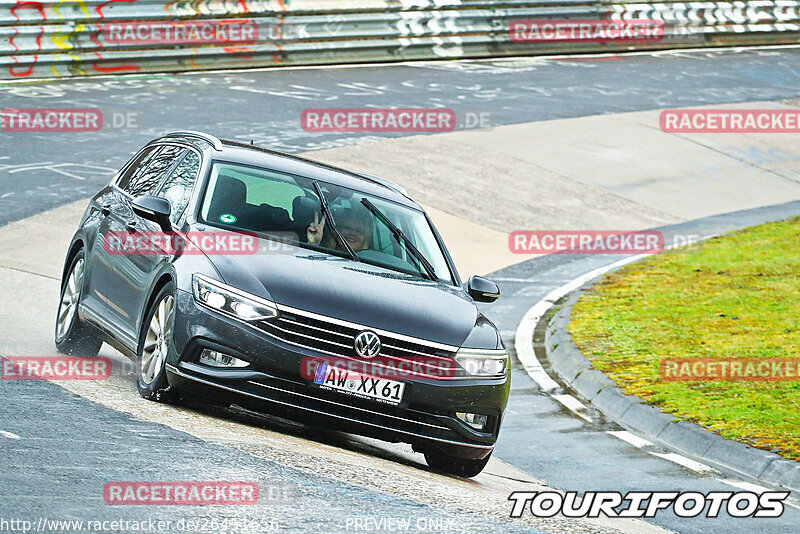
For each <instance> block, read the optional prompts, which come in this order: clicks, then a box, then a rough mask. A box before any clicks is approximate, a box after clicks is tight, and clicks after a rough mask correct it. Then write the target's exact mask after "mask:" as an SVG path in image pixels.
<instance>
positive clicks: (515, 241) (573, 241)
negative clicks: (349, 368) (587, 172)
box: [508, 230, 703, 254]
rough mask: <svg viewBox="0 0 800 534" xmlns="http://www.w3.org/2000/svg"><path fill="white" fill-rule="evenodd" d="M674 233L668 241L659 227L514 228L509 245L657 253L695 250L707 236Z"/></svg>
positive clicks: (540, 250) (539, 250) (536, 250)
mask: <svg viewBox="0 0 800 534" xmlns="http://www.w3.org/2000/svg"><path fill="white" fill-rule="evenodd" d="M670 237H671V243H670V244H669V245H667V244H665V241H666V238H665V236H664V234H663V233H662V232H660V231H657V230H643V231H630V230H514V231H513V232H511V233H510V234H508V249H509V250H510V251H511V252H513V253H514V254H657V253H659V252H663V251H664V250H665V249H667V248H669V249H681V248H682V247H683V248H682V250H687V251H694V250H695V249H696V248H695V246H696V245H697V244H698V243H700V242H701V241H702V240H703V239H702V236H701V235H699V234H674V235H672V236H670ZM686 247H689V248H686Z"/></svg>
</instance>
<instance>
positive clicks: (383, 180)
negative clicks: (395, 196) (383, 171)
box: [356, 172, 408, 197]
mask: <svg viewBox="0 0 800 534" xmlns="http://www.w3.org/2000/svg"><path fill="white" fill-rule="evenodd" d="M356 174H357V175H358V176H360V177H362V178H365V179H367V180H369V181H370V182H374V183H376V184H379V185H382V186H384V187H388V188H389V189H391V190H392V191H394V192H396V193H400V194H401V195H403V196H404V197H407V196H408V191H406V190H405V188H403V187H402V186H400V185H397V184H396V183H394V182H393V181H391V180H387V179H386V178H381V177H380V176H375V175H374V174H367V173H365V172H357V173H356Z"/></svg>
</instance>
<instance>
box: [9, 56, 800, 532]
mask: <svg viewBox="0 0 800 534" xmlns="http://www.w3.org/2000/svg"><path fill="white" fill-rule="evenodd" d="M798 64H800V51H799V50H783V51H775V50H770V51H748V52H725V53H717V52H700V53H675V54H667V55H662V56H661V57H660V58H658V59H656V58H654V57H651V56H648V55H641V56H628V57H624V58H602V59H571V60H560V61H550V60H544V59H529V60H527V59H526V60H517V61H513V62H505V61H497V62H491V61H490V62H452V63H443V64H419V65H410V66H409V65H404V66H386V67H367V68H344V69H328V70H316V69H315V70H292V71H270V72H242V73H227V74H205V75H193V76H179V77H168V76H147V77H143V78H122V79H107V80H91V81H66V82H47V83H43V84H33V85H13V86H10V85H0V109H1V108H9V107H15V108H22V107H98V108H100V109H101V111H103V113H104V116H105V117H106V119H107V120H109V121H110V120H113V119H112V117H115V116H120V114H122V113H132V114H133V115H131V116H132V117H135V120H136V125H135V126H136V127H134V128H129V129H114V128H107V129H104V130H103V131H101V132H98V133H94V134H81V135H77V134H9V133H0V146H2V150H0V225H2V224H5V223H7V222H9V221H13V220H17V219H20V218H24V217H28V216H30V215H33V214H35V213H37V212H40V211H43V210H45V209H48V208H52V207H56V206H58V205H61V204H64V203H66V202H68V201H71V200H75V199H78V198H83V197H87V196H89V195H91V194H92V193H93V192H94V191H96V190H97V189H98V188H99V187H100V186H101V185H102V184H104V183H105V182H106V181H107V180H108V178H109V173H111V172H112V170H113V169H116V168H118V167H119V166H120V165H121V164H122V163H124V161H125V160H127V158H128V157H129V155H130V153H131V152H132V151H134V150H135V149H136V148H138V147H139V146H140V145H142V144H143V143H144V142H146V141H147V140H149V139H151V138H153V137H156V136H158V135H161V134H163V133H164V132H166V131H169V130H173V129H195V130H207V131H212V132H214V133H216V134H218V135H219V136H221V137H228V138H238V139H242V140H247V141H249V140H250V139H253V140H254V141H255V142H256V143H258V144H262V145H264V146H270V147H273V148H277V149H280V150H286V151H291V152H300V151H307V150H313V149H315V148H327V147H330V146H340V145H344V144H349V143H357V142H362V141H364V140H365V139H369V138H372V137H373V134H369V135H365V136H360V135H355V134H313V133H308V132H304V131H303V130H302V129H301V128H300V124H299V116H300V112H301V111H302V110H303V109H305V108H308V107H363V106H373V107H387V106H394V107H452V108H453V109H455V110H456V112H457V114H458V115H459V117H463V116H464V114H465V113H466V112H480V111H487V110H488V111H490V112H491V114H492V120H493V122H494V123H495V124H511V123H519V122H529V121H537V120H547V119H555V118H563V117H575V116H582V115H596V114H602V113H610V112H620V111H637V110H644V109H654V108H663V107H677V106H690V105H701V104H712V103H731V102H741V101H753V100H774V99H781V98H790V97H796V96H797V95H798V89H797V87H798V82H799V81H800V73H798V70H797V68H796V66H797V65H798ZM131 126H132V124H131ZM781 210H783V211H781ZM798 211H800V209H798V207H797V206H796V205H792V206H790V207H788V208H787V207H783V208H776V209H773V210H772V211H770V210H755V211H752V212H749V213H748V214H740V215H737V216H736V217H734V218H729V219H725V218H722V219H717V220H714V221H705V222H704V223H703V224H709V225H711V226H714V227H715V228H717V229H721V228H722V226H720V225H725V226H724V227H725V228H732V227H737V226H745V225H747V224H755V223H757V222H760V221H761V220H766V219H769V218H772V217H775V216H777V215H780V214H790V213H797V212H798ZM693 224H694V225H695V226H691V228H690V229H691V230H692V232H689V229H687V228H685V229H684V230H685V231H686V233H693V231H694V229H695V228H696V225H697V224H699V223H689V225H693ZM709 233H712V232H709ZM616 259H619V258H618V257H611V258H610V257H605V256H595V257H581V256H573V257H568V256H561V257H555V258H542V259H536V260H532V261H529V262H526V263H524V264H521V265H517V266H514V267H510V268H508V269H505V270H503V271H501V272H499V273H497V277H498V278H499V279H500V283H501V286H502V287H503V292H504V296H503V297H502V298H501V300H500V301H499V302H497V303H495V304H494V305H493V306H487V307H486V308H485V312H486V313H487V315H489V316H490V317H491V318H493V319H494V320H495V321H496V322H497V323H498V325H499V326H500V328H501V329H502V330H503V333H504V338H505V339H506V341H507V344H508V345H509V346H512V345H513V332H514V330H515V328H516V325H517V323H518V322H519V319H520V318H521V317H522V315H523V314H524V312H525V311H526V310H527V309H528V308H529V307H530V306H531V305H532V304H533V303H535V302H536V301H537V300H538V299H539V298H541V297H542V296H544V295H545V294H546V293H548V292H549V291H550V290H551V289H553V288H554V287H557V286H559V285H561V284H563V283H566V282H567V281H569V280H571V279H572V278H574V277H576V276H578V275H580V274H582V273H584V272H587V271H589V270H591V269H593V268H595V267H597V266H599V265H602V264H603V263H610V262H611V261H614V260H616ZM55 261H59V262H60V261H61V258H58V259H56V260H55ZM504 279H505V280H504ZM513 378H514V387H513V392H512V398H511V401H510V404H509V412H508V415H507V419H506V422H505V426H504V430H503V432H502V433H501V439H500V441H499V443H498V448H497V452H496V454H497V456H498V457H499V458H501V459H503V460H505V461H507V462H509V463H511V464H513V465H515V466H516V467H518V468H520V469H522V470H524V471H526V472H528V473H530V474H532V475H534V476H536V477H538V478H540V479H543V480H545V481H547V482H548V483H549V484H551V485H552V486H553V487H556V488H559V489H564V490H578V491H588V490H619V491H623V492H624V491H626V490H634V489H636V490H645V489H652V490H655V489H664V490H699V491H709V490H712V489H722V490H725V489H730V488H729V487H727V486H723V485H721V484H720V483H717V482H714V481H712V480H708V479H705V478H703V477H700V476H698V475H696V474H695V473H693V472H691V471H688V470H686V469H684V468H682V467H679V466H676V465H675V464H672V463H670V462H667V461H665V460H661V459H658V458H654V457H652V456H650V455H647V454H646V453H644V452H641V451H637V450H636V449H634V448H633V447H631V446H629V445H627V444H625V443H623V442H621V441H619V440H617V439H615V438H612V437H610V436H608V435H607V434H605V431H606V430H610V429H613V426H612V425H609V424H606V423H603V422H602V418H599V421H600V422H599V423H595V424H588V423H585V422H584V421H583V420H581V419H580V418H578V417H576V416H575V415H574V414H572V413H571V412H568V411H566V410H565V409H564V408H563V407H562V406H561V405H560V404H558V403H556V402H555V401H553V400H552V399H551V398H549V397H548V396H546V395H542V394H540V393H539V392H538V388H537V387H536V385H535V384H534V382H533V381H531V380H530V379H529V378H528V377H527V376H526V375H525V374H524V372H522V371H521V369H516V370H515V371H514V377H513ZM25 386H26V387H25V389H24V390H23V389H20V390H19V391H18V392H16V393H15V392H14V391H12V390H11V389H5V388H4V392H6V394H4V399H3V403H2V405H1V406H0V414H2V416H1V417H0V420H2V421H3V422H4V425H3V428H6V427H9V426H10V427H13V428H18V429H20V430H21V431H22V432H23V433H25V434H27V435H29V436H32V437H33V442H34V445H33V447H32V446H31V443H30V441H26V442H24V443H23V442H17V441H14V440H9V439H3V438H0V451H1V452H2V456H3V457H4V462H3V465H4V467H3V469H2V470H0V487H6V488H8V487H12V486H10V485H11V484H13V485H14V486H13V487H20V485H22V486H23V487H30V488H31V491H30V493H28V494H27V496H26V495H22V496H21V497H19V498H18V499H17V500H8V499H0V516H3V517H7V516H9V515H11V516H18V517H20V516H25V515H35V516H37V517H38V516H40V515H47V513H50V514H51V515H58V517H59V518H63V519H68V518H70V517H74V518H80V519H87V517H86V513H85V512H84V511H85V510H86V509H93V510H96V509H98V508H97V507H98V506H101V507H102V509H104V510H107V507H105V505H104V504H103V503H102V502H95V501H94V500H92V498H90V497H88V495H92V494H94V495H96V492H94V493H93V492H92V491H90V486H89V485H90V484H92V483H96V482H97V481H107V480H110V479H118V480H120V479H121V480H130V479H147V478H148V477H147V474H150V475H151V478H153V479H162V480H166V479H173V480H180V479H182V478H193V479H197V478H198V476H199V475H200V474H205V475H206V476H207V477H208V478H222V479H225V478H228V479H230V478H232V477H233V478H243V477H244V474H246V475H248V476H247V477H246V478H248V479H249V478H251V477H253V476H255V477H257V478H256V480H259V481H260V483H261V484H263V485H266V486H267V487H268V486H269V480H293V481H296V487H293V491H295V492H296V493H295V494H293V498H292V502H293V503H300V505H299V506H285V505H283V504H282V503H281V504H279V506H281V508H282V509H284V510H287V511H288V513H286V512H284V513H282V517H283V518H284V519H283V520H284V521H285V522H286V524H285V525H281V526H284V527H297V528H301V527H302V528H309V529H315V530H320V531H326V530H328V531H337V530H342V529H341V528H336V527H340V525H338V524H337V523H335V519H332V518H337V517H339V514H340V513H341V511H342V510H349V511H353V510H357V511H362V510H363V513H365V514H380V513H388V512H387V511H389V510H390V511H391V514H392V515H393V516H395V517H397V516H401V515H404V514H405V515H408V516H413V517H419V516H421V515H425V514H429V515H430V517H432V518H435V517H440V516H438V515H437V514H440V512H441V511H439V510H431V509H429V508H427V507H425V506H423V505H420V504H418V503H416V502H413V501H405V500H403V499H398V498H396V497H389V496H387V495H384V494H380V493H377V492H374V491H368V490H364V489H361V488H359V487H357V486H346V485H343V484H341V483H338V482H334V481H332V480H320V479H319V478H318V477H313V476H311V475H308V474H305V473H302V472H299V471H297V470H293V469H291V468H287V467H284V466H281V465H279V464H275V463H272V462H264V461H255V460H254V459H253V458H252V457H249V456H248V455H244V454H242V455H239V454H238V453H236V454H234V453H232V452H231V451H229V450H225V451H221V450H220V447H219V446H214V445H208V444H205V443H202V442H199V441H198V440H196V439H195V438H193V437H191V436H187V435H184V434H181V433H178V432H176V431H173V430H170V429H167V428H165V427H161V426H160V425H154V424H152V423H143V422H137V421H135V420H133V419H131V418H129V417H127V416H125V415H122V414H118V413H117V412H114V411H112V410H110V409H107V408H103V407H100V406H97V405H95V404H93V403H90V402H88V401H85V400H83V399H81V398H79V397H75V396H74V395H72V394H71V393H68V392H66V391H64V390H62V389H61V388H59V387H58V386H55V385H53V384H36V385H32V384H25ZM9 393H10V394H9ZM34 414H35V416H34ZM40 418H41V419H45V420H46V421H47V422H48V423H49V425H48V426H49V427H50V428H59V429H60V435H59V436H58V437H57V438H55V437H54V436H53V435H51V433H50V432H48V431H47V430H46V429H44V428H43V427H42V425H41V424H40V423H41V420H40ZM76 420H77V421H87V420H88V421H93V422H97V423H98V424H95V425H80V427H78V426H75V425H73V424H72V422H74V421H76ZM50 425H52V426H50ZM120 436H125V439H122V440H121V439H120ZM54 457H55V458H56V459H55V460H54V459H53V458H54ZM37 470H38V473H39V474H35V473H36V472H37ZM289 471H291V472H289ZM512 486H513V484H512ZM262 487H263V486H262ZM34 488H36V489H34ZM41 488H46V489H47V491H48V492H51V493H48V495H49V496H50V497H51V499H50V501H49V503H48V505H47V506H45V507H43V506H42V504H41V500H39V501H37V499H36V496H37V495H40V494H41ZM95 500H96V499H95ZM274 504H276V503H270V502H266V503H262V504H259V508H260V510H259V512H262V510H261V508H262V506H263V517H264V518H271V517H272V514H271V511H272V509H270V508H269V507H270V506H272V505H274ZM120 510H121V511H120V512H119V515H120V517H133V518H140V517H142V516H143V515H145V514H141V513H138V511H137V510H130V509H126V510H122V509H120ZM57 512H58V513H57ZM115 512H116V510H115ZM159 513H162V511H159V510H155V509H154V510H153V511H152V512H151V514H150V515H153V516H157V515H159ZM163 513H166V512H163ZM203 513H206V512H205V511H204V510H200V511H197V512H193V515H195V516H196V517H201V516H202V514H203ZM448 518H449V519H451V520H458V518H457V516H456V515H454V514H450V515H449V516H448ZM332 521H334V522H333V523H332ZM654 523H656V524H659V525H662V526H665V527H667V528H670V529H674V530H677V531H680V532H709V531H715V532H719V531H729V532H748V533H751V532H752V533H755V532H794V531H796V525H798V524H800V512H798V510H795V509H791V508H790V509H788V510H787V512H786V514H785V516H784V517H783V518H781V519H779V520H773V521H770V522H766V521H760V522H756V521H752V520H735V519H729V518H720V519H717V520H714V521H713V523H711V522H709V521H703V520H697V519H695V520H681V519H678V518H675V517H674V516H671V515H669V514H667V513H664V514H660V515H659V516H658V518H657V519H656V520H655V521H654ZM468 527H469V528H468ZM453 528H454V530H455V531H467V530H474V531H488V532H491V531H493V529H497V528H498V527H497V525H494V526H493V525H491V524H488V523H487V524H479V523H471V524H470V525H468V524H466V523H456V524H455V525H454V526H453ZM502 529H503V530H504V531H505V530H507V528H506V526H503V527H502Z"/></svg>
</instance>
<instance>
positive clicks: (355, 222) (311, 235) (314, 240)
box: [306, 209, 372, 252]
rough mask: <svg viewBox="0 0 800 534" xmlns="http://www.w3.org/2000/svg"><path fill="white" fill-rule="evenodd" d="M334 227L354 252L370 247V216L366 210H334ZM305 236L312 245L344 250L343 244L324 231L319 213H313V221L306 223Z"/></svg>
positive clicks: (323, 222)
mask: <svg viewBox="0 0 800 534" xmlns="http://www.w3.org/2000/svg"><path fill="white" fill-rule="evenodd" d="M334 220H335V221H336V229H337V230H339V233H340V234H342V237H343V238H344V239H345V241H347V244H348V245H350V248H352V249H353V251H354V252H359V251H362V250H366V249H368V248H370V246H371V245H372V218H371V216H370V215H369V213H367V212H366V211H365V212H364V213H358V212H356V210H354V209H346V210H345V209H342V210H340V211H337V212H334ZM306 238H307V239H308V242H309V243H310V244H312V245H320V243H321V246H323V247H326V248H330V249H334V250H339V251H341V252H346V250H345V248H344V246H343V245H342V244H341V243H339V242H338V240H337V239H336V238H335V237H334V235H333V234H332V233H331V232H326V231H325V217H322V219H320V218H319V213H315V214H314V221H313V222H312V223H311V224H309V225H308V230H306Z"/></svg>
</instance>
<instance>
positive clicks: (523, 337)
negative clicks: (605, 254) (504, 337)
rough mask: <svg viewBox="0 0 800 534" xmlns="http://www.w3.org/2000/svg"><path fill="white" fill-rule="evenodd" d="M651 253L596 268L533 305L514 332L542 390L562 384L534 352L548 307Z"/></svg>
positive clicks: (526, 364)
mask: <svg viewBox="0 0 800 534" xmlns="http://www.w3.org/2000/svg"><path fill="white" fill-rule="evenodd" d="M648 255H649V254H639V255H637V256H631V257H630V258H624V259H622V260H619V261H616V262H614V263H612V264H610V265H606V266H605V267H600V268H599V269H595V270H594V271H591V272H588V273H586V274H584V275H582V276H579V277H578V278H576V279H575V280H572V281H571V282H568V283H566V284H564V285H563V286H561V287H559V288H556V289H554V290H553V291H551V292H550V293H548V294H547V295H546V296H545V297H544V298H543V299H542V300H540V301H539V302H537V303H536V304H534V305H533V307H531V308H530V309H529V310H528V311H527V312H526V313H525V316H524V317H523V318H522V320H521V321H520V323H519V326H518V327H517V331H516V333H515V335H514V347H515V348H516V349H517V358H518V359H519V361H520V363H522V366H523V367H524V368H525V372H526V373H528V376H530V377H531V378H532V379H533V380H534V382H536V383H537V384H539V387H540V388H542V391H545V392H550V391H554V390H556V389H558V388H559V387H560V386H559V385H558V383H557V382H556V381H555V380H553V379H552V378H550V375H548V374H547V373H546V372H545V370H544V369H543V368H542V364H541V363H540V362H539V360H538V359H537V358H536V354H535V353H534V352H533V330H534V329H535V328H536V324H537V323H538V322H539V319H541V318H542V316H543V315H544V314H545V313H546V312H547V310H549V309H550V307H551V306H552V305H553V304H554V303H555V302H556V301H557V300H558V299H560V298H561V297H563V296H564V295H566V294H567V293H569V292H571V291H573V290H575V289H578V288H579V287H581V286H582V285H583V284H585V283H586V282H588V281H589V280H592V279H593V278H597V277H598V276H600V275H602V274H605V273H607V272H608V271H610V270H612V269H616V268H617V267H622V266H623V265H627V264H629V263H633V262H635V261H637V260H640V259H642V258H645V257H647V256H648Z"/></svg>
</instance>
